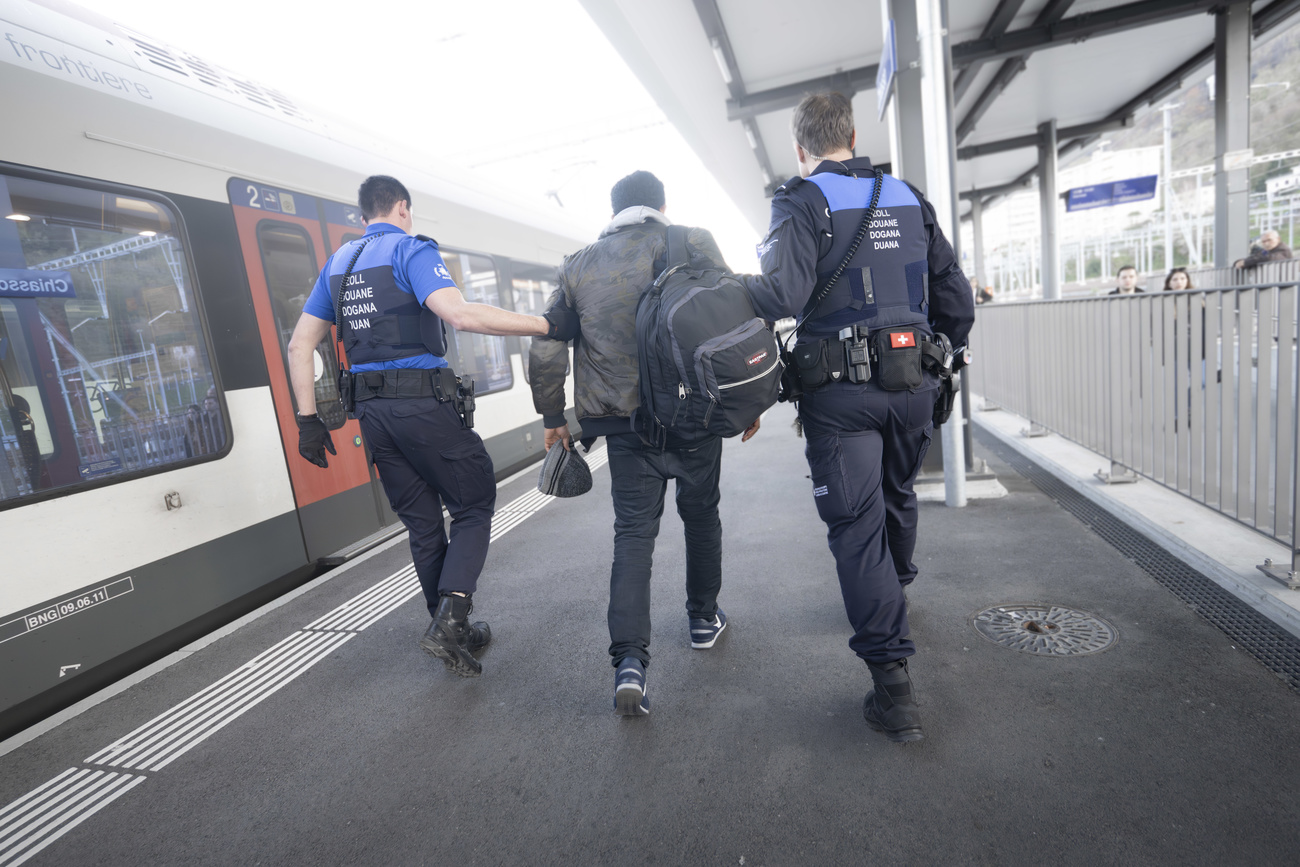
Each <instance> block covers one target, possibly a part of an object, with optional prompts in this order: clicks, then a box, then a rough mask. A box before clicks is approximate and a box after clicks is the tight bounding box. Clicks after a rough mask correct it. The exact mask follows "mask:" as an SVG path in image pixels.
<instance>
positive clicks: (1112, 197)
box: [1065, 175, 1160, 211]
mask: <svg viewBox="0 0 1300 867" xmlns="http://www.w3.org/2000/svg"><path fill="white" fill-rule="evenodd" d="M1159 177H1160V176H1159V175H1144V176H1143V177H1140V178H1129V179H1128V180H1126V181H1114V182H1112V183H1109V184H1093V185H1091V186H1087V187H1075V188H1074V189H1072V190H1070V191H1068V192H1067V193H1066V199H1065V210H1067V211H1088V210H1091V209H1092V208H1109V207H1110V206H1111V205H1122V204H1124V203H1125V202H1140V201H1142V200H1143V199H1154V198H1155V196H1156V183H1157V181H1158V180H1159Z"/></svg>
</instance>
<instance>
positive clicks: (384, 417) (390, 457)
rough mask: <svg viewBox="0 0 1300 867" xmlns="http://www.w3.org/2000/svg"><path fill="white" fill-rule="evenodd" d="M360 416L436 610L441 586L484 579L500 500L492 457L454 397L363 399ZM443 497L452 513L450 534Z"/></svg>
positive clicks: (469, 589) (466, 589)
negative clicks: (444, 519) (467, 423)
mask: <svg viewBox="0 0 1300 867" xmlns="http://www.w3.org/2000/svg"><path fill="white" fill-rule="evenodd" d="M357 420H358V421H359V422H360V423H361V433H362V435H363V436H365V438H366V445H368V446H369V447H370V454H371V456H372V457H373V458H374V461H375V468H376V469H378V470H379V480H380V481H381V482H382V483H383V485H384V492H385V493H386V494H387V495H388V502H389V504H390V505H391V506H392V507H393V511H394V512H396V513H397V516H398V517H399V518H401V519H402V523H403V524H405V525H406V528H407V530H409V531H410V534H411V558H412V559H413V560H414V562H415V572H416V574H417V575H418V576H419V578H420V586H421V587H422V588H423V590H424V599H425V602H426V603H427V604H428V606H429V615H430V616H433V614H434V613H435V612H436V611H437V609H438V594H439V592H440V591H441V592H443V593H450V592H452V591H459V592H462V593H473V592H474V589H475V587H476V586H477V585H478V576H479V573H481V572H482V571H483V561H484V560H486V559H487V551H488V539H489V537H490V535H491V533H492V512H493V510H494V509H495V508H496V501H497V488H496V476H495V473H494V471H493V469H492V458H490V457H489V456H488V453H487V449H486V448H485V447H484V446H483V440H482V439H481V438H480V437H479V435H478V434H476V433H474V431H472V430H470V429H468V428H466V427H464V426H463V425H462V424H461V420H460V416H459V415H457V413H456V410H455V408H454V407H453V405H452V404H451V403H450V402H447V403H439V402H438V401H437V400H436V399H434V398H432V397H418V398H399V399H388V398H374V399H371V400H365V401H358V402H357ZM443 503H446V504H447V511H448V512H450V513H451V536H450V538H448V535H447V533H445V532H444V530H443V523H442V505H443Z"/></svg>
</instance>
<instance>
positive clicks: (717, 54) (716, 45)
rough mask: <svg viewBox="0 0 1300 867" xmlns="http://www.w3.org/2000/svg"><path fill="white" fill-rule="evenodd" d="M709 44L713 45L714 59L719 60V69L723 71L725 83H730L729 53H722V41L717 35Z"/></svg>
mask: <svg viewBox="0 0 1300 867" xmlns="http://www.w3.org/2000/svg"><path fill="white" fill-rule="evenodd" d="M709 44H710V45H712V46H713V59H714V60H716V61H718V70H719V71H720V72H721V73H722V81H723V83H725V84H727V85H730V84H731V67H729V66H728V65H727V55H725V54H723V53H722V43H721V42H719V41H718V37H716V36H715V37H713V38H712V39H710V40H709Z"/></svg>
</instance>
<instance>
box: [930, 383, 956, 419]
mask: <svg viewBox="0 0 1300 867" xmlns="http://www.w3.org/2000/svg"><path fill="white" fill-rule="evenodd" d="M960 391H961V374H960V373H954V374H952V375H950V376H941V377H940V378H939V396H938V397H937V398H935V401H934V415H933V416H932V417H931V419H930V420H931V421H933V422H934V426H935V427H939V426H940V425H941V424H943V423H944V422H946V421H947V420H948V418H949V417H950V416H951V415H952V408H953V406H954V405H956V402H957V393H958V392H960Z"/></svg>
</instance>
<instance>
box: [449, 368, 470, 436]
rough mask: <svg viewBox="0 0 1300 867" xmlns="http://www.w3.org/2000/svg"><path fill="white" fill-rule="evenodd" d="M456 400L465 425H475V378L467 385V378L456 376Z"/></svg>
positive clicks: (458, 411) (468, 426) (456, 405)
mask: <svg viewBox="0 0 1300 867" xmlns="http://www.w3.org/2000/svg"><path fill="white" fill-rule="evenodd" d="M455 401H456V402H455V404H453V405H454V406H455V407H456V412H457V413H458V414H459V415H460V420H461V421H462V422H463V423H464V425H465V427H467V428H472V427H474V380H472V379H471V380H470V381H469V385H466V384H465V380H463V379H461V378H460V377H459V376H458V377H456V398H455Z"/></svg>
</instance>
